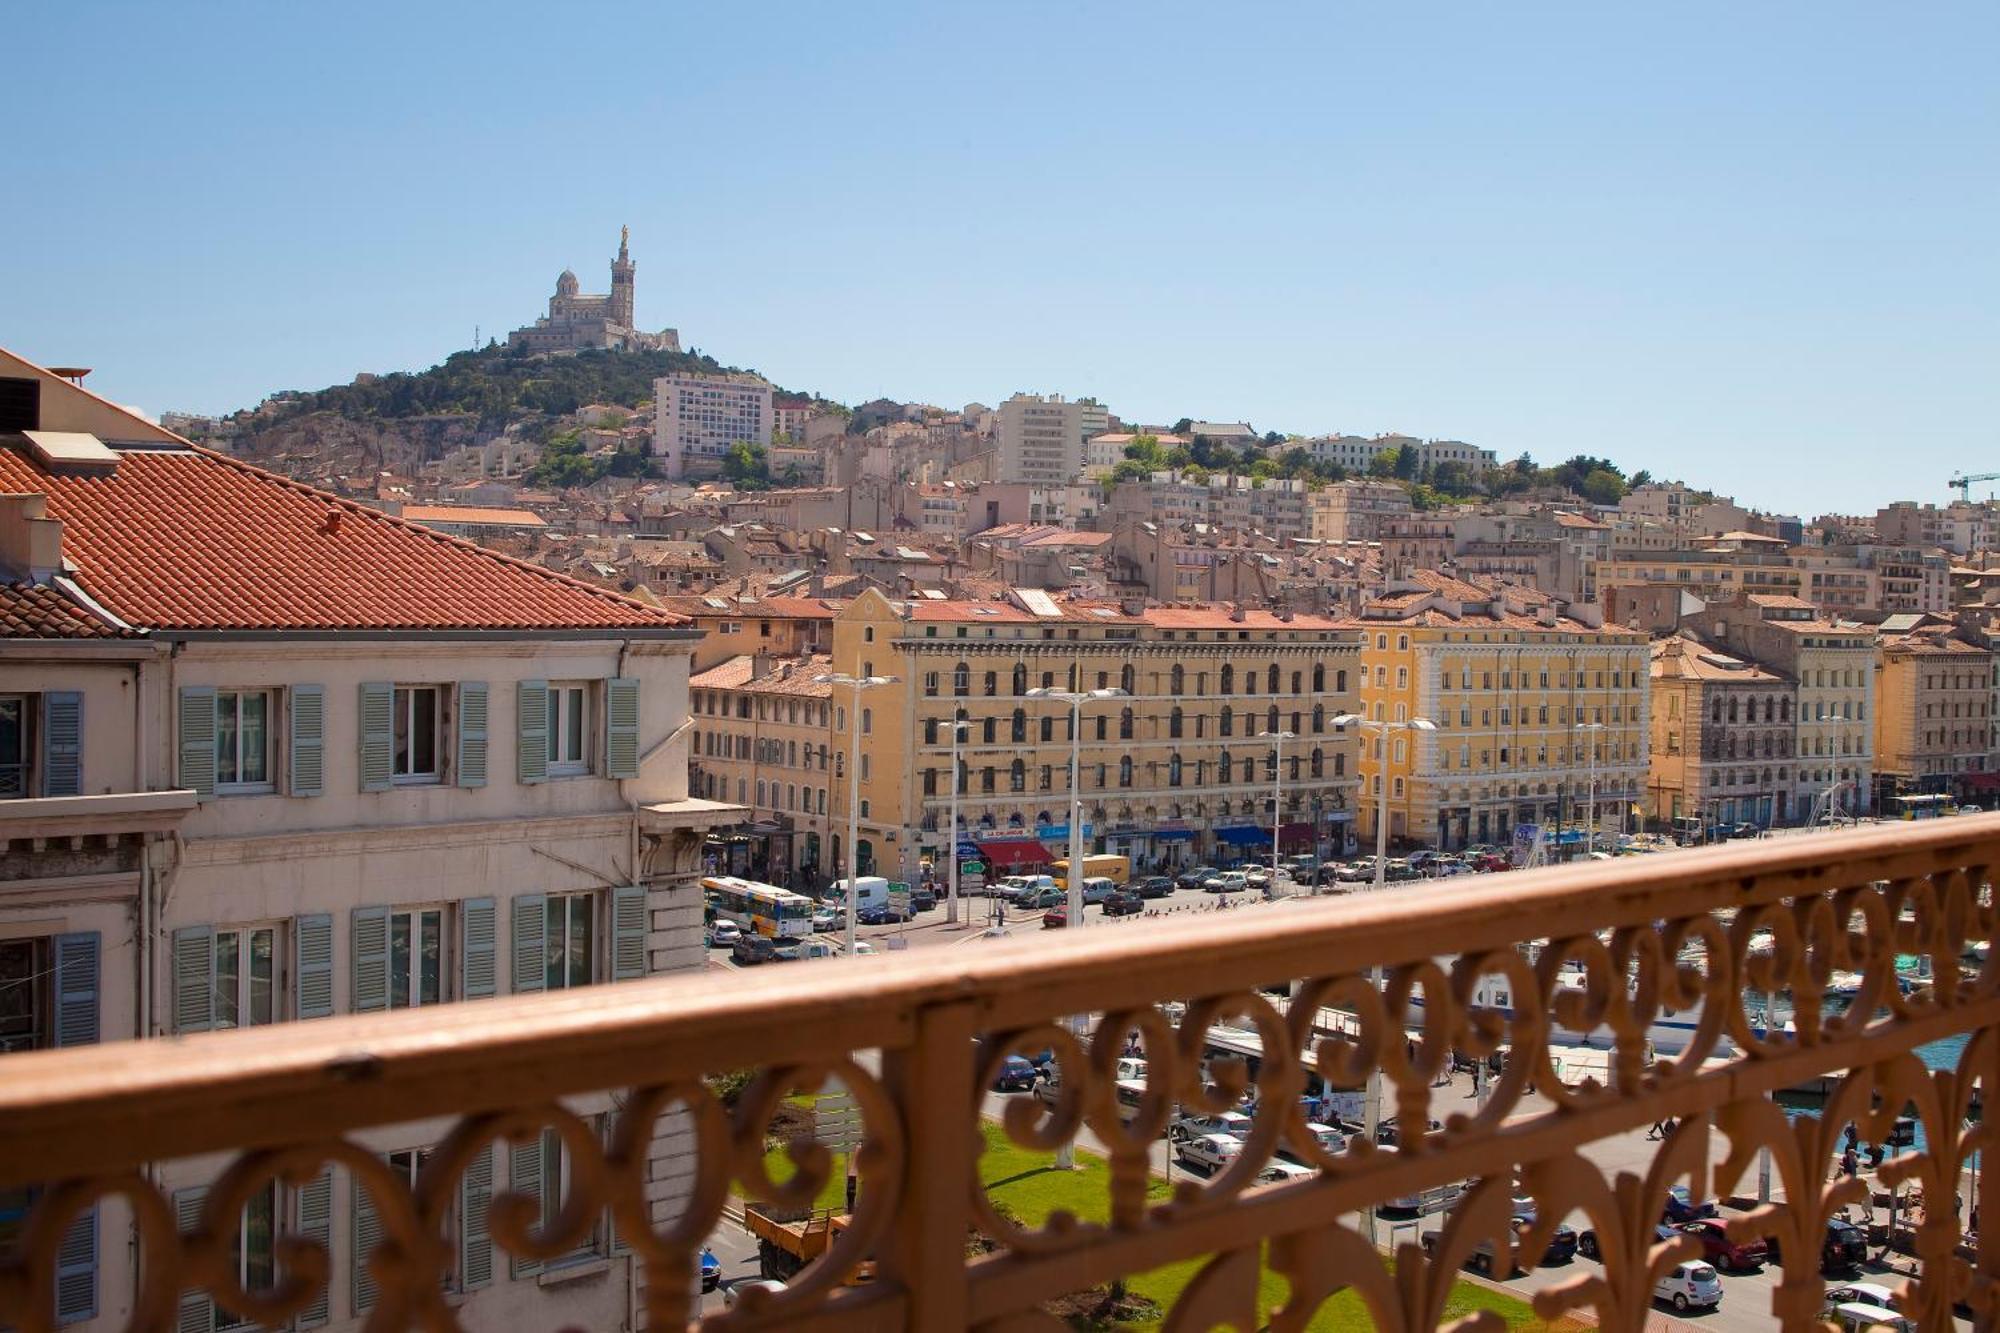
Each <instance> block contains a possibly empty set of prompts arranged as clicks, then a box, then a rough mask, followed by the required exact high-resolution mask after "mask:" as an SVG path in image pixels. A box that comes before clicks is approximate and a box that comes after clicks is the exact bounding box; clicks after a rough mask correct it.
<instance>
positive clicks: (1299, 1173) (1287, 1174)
mask: <svg viewBox="0 0 2000 1333" xmlns="http://www.w3.org/2000/svg"><path fill="white" fill-rule="evenodd" d="M1318 1174H1319V1172H1317V1171H1314V1170H1313V1169H1311V1168H1310V1167H1304V1166H1300V1165H1299V1164H1298V1163H1297V1162H1287V1161H1285V1160H1284V1159H1283V1158H1276V1157H1274V1158H1272V1159H1271V1161H1270V1162H1269V1163H1267V1164H1266V1165H1265V1167H1264V1169H1263V1170H1262V1171H1259V1172H1258V1173H1257V1183H1258V1184H1259V1185H1289V1184H1291V1183H1293V1182H1294V1181H1299V1180H1311V1179H1312V1178H1313V1177H1314V1176H1316V1175H1318Z"/></svg>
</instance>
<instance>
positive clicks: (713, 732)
mask: <svg viewBox="0 0 2000 1333" xmlns="http://www.w3.org/2000/svg"><path fill="white" fill-rule="evenodd" d="M832 670H833V659H832V658H830V657H828V656H827V655H826V654H824V653H818V654H801V655H798V656H780V655H777V654H773V653H768V652H758V653H755V654H752V655H745V656H741V657H733V658H730V659H729V660H728V661H726V662H721V663H718V664H717V665H715V666H712V667H710V668H709V669H708V670H706V671H703V672H701V673H700V674H699V675H697V676H695V677H694V678H693V679H692V680H690V681H689V683H688V688H689V696H690V704H691V707H692V709H693V724H694V730H693V731H692V732H691V733H690V734H689V737H688V750H689V754H690V756H691V762H692V763H693V765H694V768H693V775H692V777H691V779H690V781H691V783H692V786H693V790H694V792H695V794H696V795H698V796H706V797H710V798H713V799H714V800H716V801H719V802H733V803H734V804H736V805H739V806H742V807H743V808H744V809H746V810H748V811H749V812H750V821H749V822H748V823H746V824H742V825H738V826H736V827H732V828H729V829H725V830H722V831H721V835H720V836H721V837H722V838H723V839H725V840H726V841H725V843H724V850H723V853H722V858H721V864H720V865H719V867H718V868H719V869H722V870H725V871H726V872H728V873H730V874H747V875H749V876H751V877H752V878H755V879H760V880H766V881H768V882H771V883H775V884H780V885H783V886H785V887H788V888H791V887H800V886H813V887H816V886H817V885H818V884H819V883H820V882H821V881H822V880H824V879H827V878H831V877H832V876H833V875H834V874H837V873H839V870H838V867H836V866H834V864H833V862H832V861H831V859H830V852H831V847H832V841H831V835H830V828H831V825H830V815H829V813H828V811H829V795H828V793H829V789H830V788H831V787H832V786H833V785H834V757H833V752H834V744H833V742H834V734H833V708H832V703H831V700H832V695H833V687H832V686H831V685H829V684H828V683H827V682H826V681H825V679H824V677H825V676H826V675H827V674H828V673H830V672H831V671H832ZM842 771H845V765H844V761H843V768H842Z"/></svg>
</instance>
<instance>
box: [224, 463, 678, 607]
mask: <svg viewBox="0 0 2000 1333" xmlns="http://www.w3.org/2000/svg"><path fill="white" fill-rule="evenodd" d="M188 452H190V453H195V454H200V455H203V456H204V457H207V458H210V459H213V460H215V461H217V462H220V463H225V464H227V465H229V466H230V467H233V468H235V469H236V470H237V471H238V472H242V473H245V474H247V475H249V476H253V477H256V478H258V479H259V480H262V481H268V482H276V483H277V484H278V485H280V486H283V487H286V488H287V489H290V490H292V491H295V492H297V493H299V494H301V495H304V496H306V497H307V498H308V499H317V500H324V501H326V502H327V503H329V504H333V505H339V506H341V507H343V508H345V509H346V510H347V511H348V512H349V513H352V514H354V515H356V516H357V517H362V516H365V517H368V518H370V519H373V520H379V521H381V522H385V523H388V524H390V525H392V526H394V527H400V528H404V529H406V530H408V531H410V532H412V533H415V534H417V535H419V536H422V537H427V538H429V539H430V540H432V541H434V542H439V543H442V544H445V545H451V546H457V547H462V548H463V549H465V550H467V551H472V552H476V553H477V554H479V555H482V556H485V557H486V558H488V559H490V560H493V561H496V562H498V563H500V564H503V565H508V566H511V567H513V568H516V569H520V570H523V571H526V572H527V573H530V574H538V575H540V576H541V577H542V578H543V579H545V580H547V581H549V582H551V583H555V584H558V585H560V586H563V587H568V588H572V589H577V590H581V591H583V592H587V593H590V594H591V595H593V596H595V597H599V598H601V599H603V600H605V601H608V602H612V603H614V604H616V605H618V606H621V607H631V608H636V609H638V610H640V611H644V612H646V613H648V614H649V615H655V616H660V617H662V618H665V619H669V620H672V621H675V622H677V623H679V624H683V625H685V624H687V623H689V622H688V618H687V617H686V616H683V615H681V614H679V613H678V612H674V611H668V610H665V609H664V608H662V607H657V606H648V605H647V604H646V603H644V602H642V601H640V600H638V599H637V598H635V597H628V596H626V595H625V594H624V593H621V592H613V591H612V590H610V589H609V588H600V587H598V586H597V585H596V584H594V583H586V582H584V581H583V580H582V579H579V578H572V577H571V576H569V575H568V574H563V573H560V572H558V571H556V570H553V569H545V568H543V567H542V566H540V565H537V564H534V563H532V562H530V561H527V560H522V559H519V558H518V557H515V556H511V555H507V554H505V553H504V552H500V551H495V550H492V549H491V548H489V547H485V546H481V545H480V544H479V543H478V542H475V541H469V540H467V539H466V538H464V537H454V536H452V535H451V534H450V533H448V532H439V531H438V530H437V529H436V528H432V527H427V526H425V525H424V524H422V523H416V522H412V521H411V520H409V519H406V518H403V517H401V516H400V515H397V514H391V513H388V512H387V511H385V510H381V509H375V508H371V507H370V506H368V505H364V504H362V503H361V502H360V501H358V500H350V499H348V498H347V497H346V496H344V495H335V494H334V493H333V492H332V491H323V490H321V489H320V488H319V487H317V486H313V485H311V484H309V483H307V482H303V481H300V480H298V479H297V478H296V477H288V476H286V475H285V474H284V473H282V472H274V471H272V470H271V469H270V468H265V467H259V466H257V464H255V463H251V462H247V461H245V460H244V459H240V458H236V457H233V456H232V455H229V454H225V453H223V452H221V451H220V450H217V449H210V448H207V447H205V446H203V445H199V444H191V445H190V446H189V447H188Z"/></svg>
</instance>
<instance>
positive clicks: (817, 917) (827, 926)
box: [813, 907, 840, 935]
mask: <svg viewBox="0 0 2000 1333" xmlns="http://www.w3.org/2000/svg"><path fill="white" fill-rule="evenodd" d="M839 928H840V913H838V912H836V911H834V910H833V909H832V908H831V907H815V908H813V930H814V931H815V932H816V933H818V934H821V935H824V934H825V933H826V932H827V931H829V930H838V929H839Z"/></svg>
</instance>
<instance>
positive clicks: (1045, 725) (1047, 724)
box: [1042, 717, 1056, 741]
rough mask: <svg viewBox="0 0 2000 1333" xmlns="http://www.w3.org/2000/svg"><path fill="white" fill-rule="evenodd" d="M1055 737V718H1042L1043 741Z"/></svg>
mask: <svg viewBox="0 0 2000 1333" xmlns="http://www.w3.org/2000/svg"><path fill="white" fill-rule="evenodd" d="M1055 738H1056V720H1055V719H1054V718H1052V717H1045V718H1043V719H1042V739H1043V740H1045V741H1052V740H1054V739H1055Z"/></svg>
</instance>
